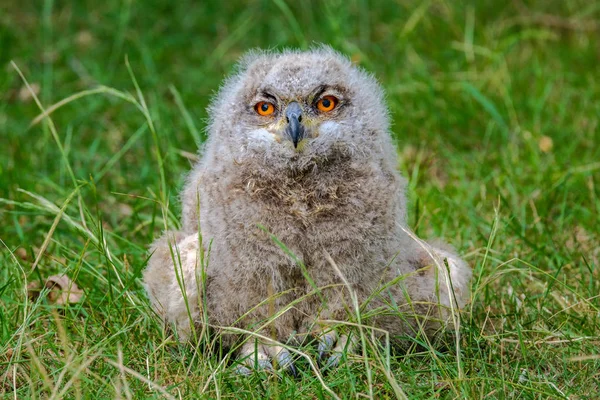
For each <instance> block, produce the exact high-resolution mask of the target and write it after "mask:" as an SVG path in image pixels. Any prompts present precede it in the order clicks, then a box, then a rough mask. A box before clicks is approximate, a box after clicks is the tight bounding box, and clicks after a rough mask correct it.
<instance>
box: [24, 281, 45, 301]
mask: <svg viewBox="0 0 600 400" xmlns="http://www.w3.org/2000/svg"><path fill="white" fill-rule="evenodd" d="M41 290H42V287H41V285H40V283H39V282H38V281H31V282H29V283H28V284H27V297H29V300H35V299H37V298H38V296H39V295H40V291H41Z"/></svg>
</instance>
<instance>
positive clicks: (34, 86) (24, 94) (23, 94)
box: [17, 82, 40, 103]
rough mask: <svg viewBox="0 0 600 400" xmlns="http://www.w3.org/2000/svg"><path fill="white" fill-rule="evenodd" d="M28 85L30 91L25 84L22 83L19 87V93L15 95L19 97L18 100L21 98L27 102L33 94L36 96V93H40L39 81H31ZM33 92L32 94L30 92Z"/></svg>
mask: <svg viewBox="0 0 600 400" xmlns="http://www.w3.org/2000/svg"><path fill="white" fill-rule="evenodd" d="M29 87H30V88H31V91H30V90H29V88H28V87H27V86H25V85H23V87H21V89H19V93H18V94H17V97H18V98H19V100H21V101H22V102H24V103H25V102H28V101H30V100H31V99H33V96H34V95H35V96H37V95H38V94H40V84H39V83H35V82H33V83H31V84H30V85H29ZM32 92H33V94H32Z"/></svg>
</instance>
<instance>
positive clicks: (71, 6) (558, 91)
mask: <svg viewBox="0 0 600 400" xmlns="http://www.w3.org/2000/svg"><path fill="white" fill-rule="evenodd" d="M4 3H5V4H3V10H2V11H1V13H0V65H1V69H0V76H1V79H0V198H2V200H0V202H1V203H0V204H1V206H0V207H1V208H0V239H1V241H0V394H3V395H4V396H6V398H40V397H41V398H63V397H69V398H89V397H92V398H115V397H120V398H160V397H163V396H173V397H180V396H181V397H185V398H191V397H205V398H216V397H219V396H220V397H223V398H291V397H298V398H330V397H332V394H331V393H330V392H328V391H327V390H326V388H325V387H324V385H326V386H327V387H328V388H329V390H331V391H332V392H333V393H335V394H336V395H337V396H339V397H340V398H355V397H359V396H362V395H372V396H373V397H374V398H387V397H395V396H397V395H402V393H404V394H405V395H406V396H407V397H408V398H522V399H534V398H535V399H537V398H571V399H584V398H590V399H591V398H597V396H598V393H600V372H599V371H600V352H599V351H598V349H599V348H600V347H599V346H600V297H599V293H600V273H599V272H598V271H599V262H600V244H599V243H600V233H599V230H600V229H599V228H598V227H599V226H600V217H599V214H600V196H599V194H600V149H599V145H600V126H599V121H600V68H598V64H599V63H600V3H599V2H594V1H585V0H581V1H576V0H572V1H542V0H539V1H528V2H522V1H518V0H515V1H512V2H505V1H481V2H477V3H473V4H472V5H467V4H463V3H460V2H441V1H419V2H410V1H396V2H392V1H378V2H372V4H371V3H370V2H368V1H367V0H352V1H342V0H339V1H330V2H324V3H323V2H317V1H310V2H309V1H306V2H285V1H284V0H256V1H249V2H242V1H227V2H222V3H223V4H220V3H218V2H216V1H215V2H210V1H209V2H203V3H205V4H204V5H201V2H194V3H193V4H192V2H189V3H188V2H171V1H154V2H149V1H145V2H133V1H129V0H123V1H119V0H104V1H102V2H95V1H74V0H65V1H56V2H53V1H49V0H46V1H42V0H40V1H36V2H33V1H24V2H18V1H10V0H9V1H6V2H4ZM313 42H324V43H329V44H331V45H332V46H334V47H335V48H337V49H339V50H341V51H343V52H344V53H346V54H348V55H349V56H351V57H352V59H353V60H355V61H356V62H357V63H358V64H360V65H362V66H363V67H365V68H366V69H368V70H369V71H372V72H373V73H374V74H375V75H376V76H377V77H378V78H379V79H380V81H381V82H382V83H383V86H384V87H385V88H386V90H387V93H388V101H389V104H390V108H391V111H392V114H393V121H394V125H393V133H394V135H395V137H396V138H397V143H398V150H399V153H400V154H401V155H402V162H401V165H399V168H400V169H401V170H402V171H403V172H404V173H405V174H406V175H407V176H408V177H409V178H410V197H411V224H412V226H413V227H414V228H415V229H416V230H417V231H418V233H419V235H421V236H423V237H428V236H442V237H446V238H448V239H449V241H450V242H452V243H453V244H454V245H455V246H456V247H457V248H458V249H459V250H460V252H461V253H462V254H464V255H465V257H466V259H467V260H468V261H469V263H470V264H471V265H472V266H473V268H474V271H475V274H474V276H475V279H474V282H473V302H472V304H470V305H469V307H468V309H467V310H466V312H465V313H464V315H463V323H462V327H461V337H460V342H459V347H458V349H457V348H452V347H451V348H450V349H449V350H445V351H441V352H434V351H432V350H423V349H411V350H409V351H408V353H407V354H399V355H395V356H393V357H392V358H391V360H390V365H389V366H384V365H381V364H380V363H378V360H379V359H378V358H377V357H376V356H375V355H374V353H367V354H366V357H367V358H366V361H367V363H365V359H364V358H362V357H358V356H355V357H350V358H349V360H348V362H347V363H346V364H344V365H343V366H342V367H340V368H338V369H337V370H336V371H335V373H331V374H328V375H325V376H324V378H323V382H321V381H320V380H319V379H318V377H317V375H316V374H315V373H313V372H312V371H311V370H310V368H309V367H308V365H307V364H306V362H303V361H300V367H301V370H302V374H301V377H300V379H299V380H297V381H294V380H293V379H291V378H289V377H286V376H284V377H282V378H278V377H277V376H271V375H269V376H267V375H262V376H254V377H251V378H242V377H240V376H236V375H234V374H233V368H232V367H229V366H227V365H226V364H224V363H220V362H221V358H219V357H218V356H216V355H214V356H210V357H205V356H203V355H201V354H198V352H197V351H196V349H194V348H193V347H191V346H186V345H178V344H177V343H176V342H174V341H173V339H172V337H169V333H168V332H165V330H164V329H163V328H162V326H161V325H160V324H159V323H158V322H157V321H156V319H155V318H154V317H153V315H152V313H151V312H150V311H149V308H148V305H147V302H146V300H145V297H144V292H143V290H142V287H141V284H140V276H141V271H142V270H143V268H144V266H145V262H146V259H147V253H146V246H147V245H148V244H149V243H150V242H151V241H152V240H153V238H154V237H155V236H157V235H159V234H160V231H161V229H162V227H164V225H165V223H166V222H168V223H169V224H170V225H175V224H176V223H177V222H176V217H177V215H178V212H179V210H178V204H177V201H176V199H177V192H178V189H179V188H180V187H181V184H182V177H183V174H184V173H185V172H186V171H187V170H188V169H189V167H190V156H189V154H193V153H194V152H195V150H196V143H198V142H201V141H202V140H203V138H204V132H203V128H204V126H205V118H206V111H205V107H206V105H207V103H208V101H209V98H210V96H211V95H212V93H214V91H215V90H216V89H217V88H218V86H219V84H220V82H221V80H222V78H223V76H224V75H225V74H227V73H228V72H229V71H231V69H232V67H233V64H234V62H235V60H236V59H237V58H238V57H239V56H240V55H241V54H242V53H243V52H244V51H246V50H247V49H250V48H253V47H269V48H271V47H273V48H280V47H283V46H294V47H300V48H306V47H307V46H309V45H310V44H311V43H313ZM126 57H127V59H128V63H129V65H130V67H131V68H130V70H131V71H132V73H133V74H134V75H135V78H136V79H137V82H138V83H139V87H140V89H141V92H142V93H143V97H144V99H145V102H144V103H141V100H140V99H139V98H138V95H137V94H136V88H135V84H134V81H133V79H132V76H131V74H130V72H129V71H128V67H127V63H126V61H125V60H126ZM11 60H13V61H14V65H11V64H10V61H11ZM15 66H16V67H18V68H19V69H20V71H22V73H23V75H24V77H25V79H27V81H28V82H29V84H30V86H31V90H32V91H33V92H34V93H35V94H36V95H37V97H39V101H40V102H41V105H42V107H44V108H49V107H50V106H51V105H53V104H56V103H57V102H59V101H61V100H62V99H65V98H68V97H69V96H72V95H74V94H77V93H79V94H81V95H84V94H89V92H86V91H87V90H90V89H94V88H98V85H106V87H109V88H113V89H108V88H105V87H103V88H100V89H98V90H97V92H92V93H91V94H89V95H87V96H85V97H82V98H79V99H76V100H74V101H72V102H70V103H68V104H67V105H65V106H64V107H61V108H58V109H57V110H56V111H54V112H53V113H52V114H51V120H52V122H50V121H49V120H46V121H42V122H40V123H37V124H35V125H33V126H31V125H30V124H31V123H32V121H33V120H34V118H35V117H36V116H37V115H39V114H40V112H41V111H40V108H39V107H38V105H36V102H35V101H34V99H33V98H32V95H31V92H30V91H29V90H28V89H27V88H26V86H25V84H24V80H23V79H22V78H21V77H20V76H19V74H18V72H17V70H16V68H15ZM167 203H168V206H169V209H170V210H171V213H170V214H163V212H162V205H164V204H167ZM165 218H166V220H165ZM62 274H66V275H67V276H69V277H70V278H72V279H73V280H74V281H75V282H76V284H77V285H78V286H79V287H80V288H81V289H82V290H83V292H84V297H83V299H82V300H81V301H78V302H74V303H71V304H70V305H57V304H56V302H55V301H52V298H51V297H49V296H48V295H42V296H39V297H37V298H29V297H28V296H27V289H26V288H27V286H28V285H30V284H31V282H36V281H38V282H39V281H45V279H46V278H47V277H49V276H51V275H62ZM307 351H308V350H307Z"/></svg>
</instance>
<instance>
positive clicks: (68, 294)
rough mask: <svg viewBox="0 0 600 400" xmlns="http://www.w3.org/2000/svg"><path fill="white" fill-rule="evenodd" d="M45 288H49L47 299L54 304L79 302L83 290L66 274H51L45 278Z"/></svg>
mask: <svg viewBox="0 0 600 400" xmlns="http://www.w3.org/2000/svg"><path fill="white" fill-rule="evenodd" d="M45 286H46V288H47V289H50V292H49V293H48V300H49V301H50V303H54V304H59V305H60V304H67V303H79V301H81V298H82V297H83V291H82V290H81V289H79V287H78V286H77V285H76V284H75V282H73V281H72V280H71V279H69V277H68V276H66V275H62V276H58V275H52V276H51V277H49V278H48V279H47V280H46V285H45Z"/></svg>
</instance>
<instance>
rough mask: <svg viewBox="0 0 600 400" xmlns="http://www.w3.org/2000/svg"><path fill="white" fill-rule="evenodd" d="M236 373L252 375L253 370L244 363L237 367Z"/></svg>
mask: <svg viewBox="0 0 600 400" xmlns="http://www.w3.org/2000/svg"><path fill="white" fill-rule="evenodd" d="M235 374H236V375H243V376H250V375H252V370H251V369H250V368H248V367H245V366H243V365H238V366H237V367H236V368H235Z"/></svg>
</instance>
